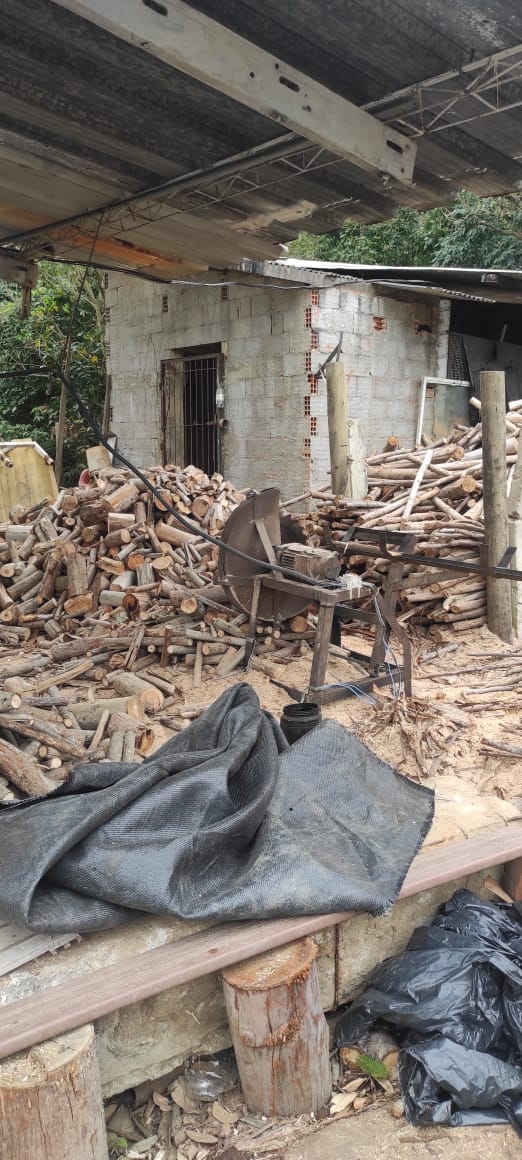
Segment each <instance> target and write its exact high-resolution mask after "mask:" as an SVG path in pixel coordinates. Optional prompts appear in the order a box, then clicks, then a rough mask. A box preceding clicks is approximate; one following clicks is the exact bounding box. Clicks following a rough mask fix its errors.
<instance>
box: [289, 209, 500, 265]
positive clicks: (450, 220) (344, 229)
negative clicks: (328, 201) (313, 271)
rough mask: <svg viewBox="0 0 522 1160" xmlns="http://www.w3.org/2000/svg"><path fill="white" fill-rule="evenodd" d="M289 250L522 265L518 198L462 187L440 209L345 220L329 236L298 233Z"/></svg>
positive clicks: (369, 259)
mask: <svg viewBox="0 0 522 1160" xmlns="http://www.w3.org/2000/svg"><path fill="white" fill-rule="evenodd" d="M289 252H290V254H291V255H292V257H296V258H315V259H317V260H320V261H325V262H353V263H356V264H360V265H363V264H368V265H371V264H373V263H375V264H377V265H381V266H468V267H470V266H483V267H486V268H488V267H499V268H504V269H508V270H514V269H522V196H521V195H520V194H513V195H512V196H510V197H498V198H495V197H489V198H480V197H477V196H476V194H473V193H468V192H467V191H465V190H463V191H462V192H461V193H459V195H458V196H457V197H456V198H455V200H454V201H453V202H452V203H451V205H449V206H445V207H443V208H441V209H434V210H428V211H427V212H426V213H417V211H416V210H413V209H409V208H407V207H403V208H402V209H400V210H399V212H398V214H397V215H396V217H394V218H392V219H391V220H390V221H386V222H379V223H378V224H377V225H369V226H365V225H360V224H359V223H358V222H355V221H351V220H350V219H348V220H347V221H346V222H345V223H344V225H343V226H341V228H340V229H339V230H336V231H335V232H334V233H331V234H323V235H322V236H321V237H316V236H315V235H313V234H300V235H299V237H298V238H296V240H295V241H294V242H291V243H290V246H289Z"/></svg>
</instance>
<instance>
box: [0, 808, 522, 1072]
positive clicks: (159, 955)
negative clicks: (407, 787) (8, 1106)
mask: <svg viewBox="0 0 522 1160" xmlns="http://www.w3.org/2000/svg"><path fill="white" fill-rule="evenodd" d="M521 856H522V825H519V824H511V825H507V826H501V827H498V828H497V829H495V830H490V831H486V832H485V833H480V834H476V835H475V836H474V837H472V838H467V839H464V840H463V841H461V842H452V843H451V844H448V845H444V846H440V847H438V848H436V849H431V850H427V851H424V852H421V853H420V854H418V855H417V857H416V858H415V860H414V862H413V863H412V866H411V867H410V870H409V872H408V874H407V876H406V879H405V882H404V885H403V887H402V890H401V892H400V896H399V897H400V898H408V897H411V896H412V895H414V894H420V893H422V892H423V891H426V890H430V889H431V888H432V887H433V886H438V885H441V884H443V883H444V882H453V881H454V880H455V879H458V878H465V877H467V876H468V875H470V874H474V873H476V872H477V871H479V870H486V869H489V868H491V867H492V866H499V865H502V864H503V863H505V862H510V861H512V860H513V859H516V858H519V857H521ZM352 917H353V912H346V913H335V914H321V915H312V916H310V917H304V918H289V919H286V918H283V919H275V920H267V921H263V922H253V923H252V922H248V923H247V922H239V923H223V924H221V925H219V926H215V927H210V928H208V929H207V930H202V931H198V932H197V933H196V934H193V935H190V936H188V937H187V938H184V939H180V940H179V941H178V942H176V943H167V944H166V945H163V946H159V947H155V948H154V950H151V951H145V952H144V953H143V954H141V955H134V956H132V957H131V958H129V959H126V960H125V961H124V962H120V963H115V964H113V965H112V966H108V967H106V968H105V969H103V970H97V971H92V972H90V973H89V974H88V975H85V976H83V977H79V978H70V979H68V980H67V982H66V983H63V984H60V985H58V986H56V987H50V988H48V989H46V990H43V991H38V992H36V993H35V994H34V995H31V996H29V997H28V998H26V999H20V1000H17V1001H16V1002H13V1003H8V1004H5V1005H4V1006H3V1007H2V1008H0V1058H5V1057H6V1056H9V1055H12V1054H14V1053H15V1052H16V1051H22V1050H23V1049H24V1048H27V1047H31V1046H33V1045H34V1044H36V1043H43V1042H45V1040H47V1039H53V1038H54V1037H55V1036H56V1035H60V1034H62V1032H64V1031H70V1030H73V1029H74V1028H75V1027H80V1026H82V1025H83V1024H84V1023H89V1022H91V1021H93V1020H95V1019H100V1018H101V1017H102V1016H103V1015H109V1014H111V1012H113V1011H117V1010H119V1009H121V1008H122V1007H127V1006H130V1005H131V1004H133V1003H138V1002H141V1001H143V1000H144V999H149V998H151V997H152V996H154V995H159V994H161V992H163V991H166V990H168V989H169V987H175V986H179V985H180V984H182V983H187V982H190V981H191V980H192V979H197V978H200V977H202V976H203V975H209V974H212V973H213V972H214V971H219V970H222V969H223V968H224V967H227V966H230V965H231V964H232V963H238V962H241V961H242V960H243V959H248V958H251V957H252V956H253V955H256V954H260V953H262V952H263V951H267V950H270V949H271V948H273V947H278V946H284V944H285V943H288V942H291V941H292V940H294V939H298V938H302V937H304V936H305V935H308V934H314V933H316V932H317V931H320V930H324V929H326V928H328V927H330V926H334V925H336V924H337V923H339V922H346V920H347V919H349V918H352ZM376 921H378V919H377V920H376Z"/></svg>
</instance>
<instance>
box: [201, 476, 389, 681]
mask: <svg viewBox="0 0 522 1160" xmlns="http://www.w3.org/2000/svg"><path fill="white" fill-rule="evenodd" d="M279 504H280V494H279V491H278V489H277V488H268V489H267V490H266V491H261V492H256V493H254V494H253V495H251V496H249V497H248V498H247V499H246V500H245V501H244V503H242V504H240V505H239V507H237V508H236V509H235V511H234V512H233V513H232V515H231V516H230V517H229V519H228V520H227V523H226V524H225V526H224V528H223V531H222V533H221V547H220V552H219V579H220V581H221V583H222V584H223V586H224V587H225V588H226V590H227V591H228V593H229V596H230V600H231V601H232V603H233V604H234V605H235V606H236V607H237V608H239V609H241V611H242V612H246V613H247V614H248V616H249V628H248V636H247V638H246V653H245V662H244V663H245V668H247V667H248V664H249V662H250V658H251V656H252V653H253V651H254V648H255V643H256V629H257V626H258V624H262V623H265V624H272V625H275V626H276V627H277V626H279V625H280V624H281V623H282V622H283V621H284V620H288V619H289V618H290V617H292V616H297V615H299V614H300V613H304V612H306V611H307V609H308V608H309V606H310V604H317V605H318V609H319V611H318V617H317V629H316V633H315V640H314V646H313V658H312V668H311V673H310V681H309V684H308V688H307V689H306V690H304V691H300V690H298V689H293V688H292V689H290V688H288V686H284V688H286V689H287V691H288V692H289V693H290V695H291V696H294V697H295V698H296V699H297V700H305V701H316V702H319V703H324V702H326V701H329V700H335V699H337V698H339V697H343V696H347V695H349V694H350V692H352V691H354V686H353V678H352V681H350V679H349V678H347V680H346V682H342V681H340V682H339V683H338V684H336V685H335V686H328V687H325V675H326V666H327V663H328V657H329V650H330V647H331V641H332V632H333V631H335V627H336V626H338V623H339V621H359V622H362V623H365V624H370V625H373V626H374V628H375V641H374V645H373V650H372V654H371V657H370V659H369V660H368V657H366V656H364V655H363V654H360V653H357V652H352V651H351V650H350V652H348V651H347V650H342V651H341V650H339V649H336V650H335V651H336V653H337V655H339V653H341V656H344V657H345V658H346V661H347V663H348V664H350V665H353V664H355V665H356V666H357V667H358V668H359V669H360V668H361V667H362V668H363V672H364V675H363V676H362V678H361V679H359V678H357V685H356V689H357V690H359V689H360V690H370V689H371V687H372V685H375V684H386V683H388V681H394V680H399V677H400V676H403V677H404V687H405V689H406V692H407V693H408V694H411V661H410V652H409V644H408V642H407V638H406V634H405V633H404V630H403V629H402V628H401V627H400V625H398V624H397V621H396V620H395V617H394V601H390V600H389V599H387V598H386V595H384V596H381V595H380V594H376V595H374V593H375V589H374V588H373V586H372V585H370V584H366V583H364V582H363V581H361V580H360V578H359V576H356V575H353V574H350V573H348V574H345V575H343V576H341V575H340V572H341V564H342V556H341V555H339V552H338V551H337V550H336V548H337V545H336V546H335V548H334V547H333V546H332V548H314V547H309V546H308V545H307V544H301V543H281V523H280V516H279V510H280V508H279ZM227 545H228V546H229V547H230V548H235V549H238V550H239V551H240V552H241V553H243V556H242V557H240V556H237V555H235V554H234V553H233V552H230V551H227ZM338 547H339V549H340V551H341V552H342V550H343V546H342V545H339V546H338ZM245 557H247V558H245ZM263 564H265V565H267V564H268V565H271V568H266V567H265V568H263V567H262V565H263ZM364 596H374V611H369V610H366V609H361V608H357V607H355V605H354V603H353V602H354V601H357V600H359V599H360V598H361V597H364ZM392 629H393V631H394V632H395V633H396V635H397V636H398V637H399V638H400V640H401V642H402V643H403V649H404V673H402V670H399V668H398V666H397V665H396V664H393V665H391V664H390V663H389V662H388V661H387V654H388V641H389V637H390V634H391V631H392ZM405 638H406V639H405ZM337 639H338V640H340V637H339V636H338V637H337Z"/></svg>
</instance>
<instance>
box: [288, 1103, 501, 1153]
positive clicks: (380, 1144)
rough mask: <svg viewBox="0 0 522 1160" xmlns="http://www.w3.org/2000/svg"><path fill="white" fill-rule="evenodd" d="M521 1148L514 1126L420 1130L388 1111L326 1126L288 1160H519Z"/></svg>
mask: <svg viewBox="0 0 522 1160" xmlns="http://www.w3.org/2000/svg"><path fill="white" fill-rule="evenodd" d="M521 1150H522V1145H521V1141H520V1139H519V1137H518V1136H517V1134H516V1132H515V1131H514V1129H513V1128H511V1127H509V1128H508V1127H506V1128H502V1127H496V1126H495V1127H491V1128H490V1127H488V1128H415V1127H413V1125H411V1124H407V1123H406V1122H405V1120H394V1119H392V1117H391V1116H390V1114H389V1112H388V1111H387V1109H386V1108H375V1109H371V1110H370V1111H368V1112H364V1113H363V1115H361V1116H358V1117H357V1118H355V1119H349V1120H338V1121H337V1122H335V1123H333V1124H325V1125H323V1126H321V1127H320V1128H319V1129H318V1130H317V1132H315V1133H314V1134H313V1135H310V1136H307V1137H306V1138H305V1139H304V1140H301V1141H298V1142H297V1143H295V1144H291V1145H290V1146H289V1147H288V1148H286V1150H285V1151H283V1152H282V1153H281V1155H282V1156H284V1157H285V1160H326V1158H328V1160H395V1158H396V1157H397V1156H400V1160H479V1158H480V1160H519V1157H520V1155H521Z"/></svg>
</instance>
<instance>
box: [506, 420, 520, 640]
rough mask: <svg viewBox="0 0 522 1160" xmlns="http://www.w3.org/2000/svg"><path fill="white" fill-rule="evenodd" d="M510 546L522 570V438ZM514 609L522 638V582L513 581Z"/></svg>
mask: <svg viewBox="0 0 522 1160" xmlns="http://www.w3.org/2000/svg"><path fill="white" fill-rule="evenodd" d="M508 525H509V546H510V547H513V548H514V549H515V555H514V558H513V561H512V566H513V568H516V569H517V570H518V571H520V572H522V438H521V439H519V442H518V453H517V462H516V465H515V471H514V475H513V479H512V482H511V489H510V492H509V496H508ZM511 589H512V609H513V628H514V631H515V635H516V636H517V637H520V638H522V583H521V582H520V581H518V583H517V581H516V580H515V581H513V584H512V585H511Z"/></svg>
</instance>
